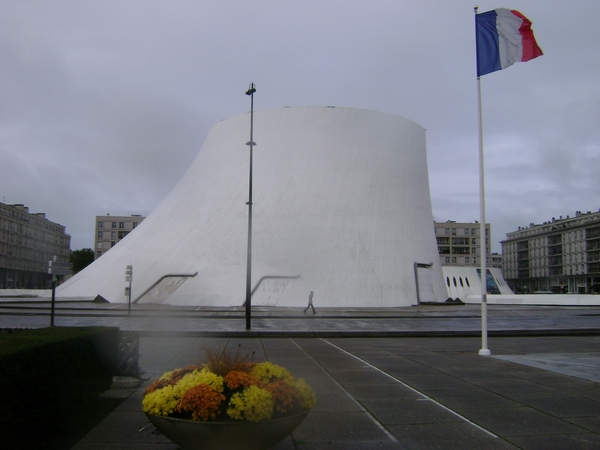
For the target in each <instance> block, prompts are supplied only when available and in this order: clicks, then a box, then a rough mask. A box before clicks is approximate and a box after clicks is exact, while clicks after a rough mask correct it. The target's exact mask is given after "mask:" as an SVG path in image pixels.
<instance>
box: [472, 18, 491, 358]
mask: <svg viewBox="0 0 600 450" xmlns="http://www.w3.org/2000/svg"><path fill="white" fill-rule="evenodd" d="M474 10H475V15H477V7H475V8H474ZM475 20H477V18H475ZM475 30H477V23H475ZM475 40H477V32H475ZM476 54H477V55H479V52H477V51H476ZM477 108H478V109H477V111H478V116H479V117H478V124H479V216H480V217H479V220H480V223H479V249H480V253H479V254H480V258H481V261H480V264H481V269H480V270H481V276H480V281H481V349H480V350H479V354H480V355H481V356H490V355H491V354H492V352H490V350H489V349H488V344H487V337H488V336H487V334H488V333H487V266H486V263H487V261H486V258H487V252H486V250H487V245H486V240H485V239H486V236H485V179H484V167H485V166H484V163H483V113H482V111H481V78H480V77H479V76H478V77H477Z"/></svg>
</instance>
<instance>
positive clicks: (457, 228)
mask: <svg viewBox="0 0 600 450" xmlns="http://www.w3.org/2000/svg"><path fill="white" fill-rule="evenodd" d="M434 227H435V238H436V241H437V246H438V253H439V255H440V263H441V264H442V266H464V267H479V266H480V265H481V261H480V259H479V258H480V257H481V243H482V241H481V238H480V231H481V230H480V225H479V223H478V222H474V223H470V222H469V223H460V222H458V223H457V222H455V221H453V220H448V221H447V222H434ZM490 232H491V228H490V224H489V223H486V224H485V244H484V245H485V248H486V255H488V256H487V259H486V265H487V267H502V256H501V255H498V254H497V253H494V254H493V253H492V246H491V243H490Z"/></svg>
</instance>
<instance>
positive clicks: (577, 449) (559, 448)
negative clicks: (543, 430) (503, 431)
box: [507, 434, 600, 450]
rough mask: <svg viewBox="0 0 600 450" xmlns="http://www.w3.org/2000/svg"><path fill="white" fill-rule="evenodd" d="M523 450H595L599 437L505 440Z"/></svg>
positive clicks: (518, 437) (540, 437)
mask: <svg viewBox="0 0 600 450" xmlns="http://www.w3.org/2000/svg"><path fill="white" fill-rule="evenodd" d="M507 440H508V441H510V442H512V443H513V444H515V445H516V446H518V447H519V448H521V449H523V450H565V449H568V450H597V449H599V448H600V436H598V435H597V434H576V435H552V436H516V437H510V438H507Z"/></svg>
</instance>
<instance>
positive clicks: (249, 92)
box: [246, 83, 256, 330]
mask: <svg viewBox="0 0 600 450" xmlns="http://www.w3.org/2000/svg"><path fill="white" fill-rule="evenodd" d="M255 92H256V87H255V86H254V83H250V87H249V88H248V90H247V91H246V95H249V96H250V141H248V142H246V145H249V146H250V177H249V182H248V261H247V265H246V267H247V269H246V330H249V329H250V328H251V325H250V324H251V321H252V319H251V316H252V312H251V311H252V309H251V308H252V304H251V297H252V286H251V278H252V277H251V275H252V152H253V148H254V146H255V145H256V143H255V142H254V141H253V138H254V135H253V133H254V93H255Z"/></svg>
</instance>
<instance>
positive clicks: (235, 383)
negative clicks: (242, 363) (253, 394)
mask: <svg viewBox="0 0 600 450" xmlns="http://www.w3.org/2000/svg"><path fill="white" fill-rule="evenodd" d="M223 381H224V383H225V385H226V386H227V387H228V388H229V389H231V390H232V391H233V390H235V389H237V388H239V387H240V386H243V387H245V388H246V387H248V386H259V387H262V383H261V382H260V381H259V380H258V378H256V377H254V376H252V375H250V374H249V373H246V372H240V371H238V370H232V371H231V372H229V373H228V374H227V375H226V376H225V378H224V379H223Z"/></svg>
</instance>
